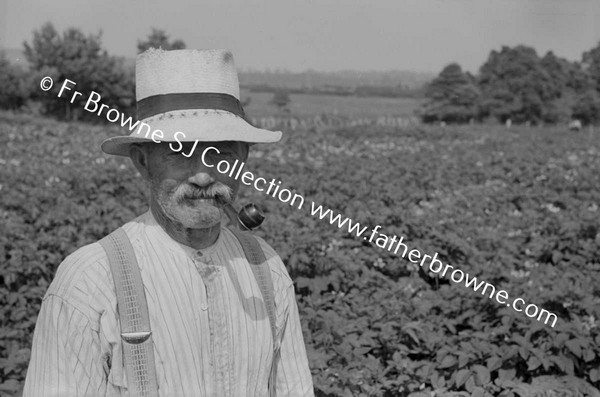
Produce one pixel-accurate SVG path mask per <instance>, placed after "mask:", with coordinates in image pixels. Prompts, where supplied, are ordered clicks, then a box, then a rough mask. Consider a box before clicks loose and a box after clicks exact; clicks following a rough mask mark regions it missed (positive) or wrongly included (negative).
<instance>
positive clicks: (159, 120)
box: [101, 110, 282, 156]
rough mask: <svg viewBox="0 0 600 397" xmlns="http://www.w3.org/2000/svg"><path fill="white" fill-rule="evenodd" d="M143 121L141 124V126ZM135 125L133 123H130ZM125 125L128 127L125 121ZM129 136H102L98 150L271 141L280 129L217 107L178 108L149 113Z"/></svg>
mask: <svg viewBox="0 0 600 397" xmlns="http://www.w3.org/2000/svg"><path fill="white" fill-rule="evenodd" d="M144 124H145V125H144ZM134 125H135V124H134ZM126 126H129V125H128V124H126ZM131 131H132V132H131V134H130V135H129V136H117V137H112V138H108V139H106V140H105V141H104V142H102V144H101V148H102V151H103V152H105V153H108V154H114V155H117V156H129V145H131V144H132V143H144V142H153V139H154V140H155V141H160V142H195V141H196V140H198V141H199V142H218V141H241V142H248V143H273V142H278V141H279V140H281V136H282V133H281V131H269V130H265V129H262V128H257V127H254V126H253V125H251V124H249V123H248V122H247V121H246V120H244V119H243V118H241V117H238V116H236V115H234V114H232V113H229V112H226V111H219V110H179V111H176V112H167V113H163V114H160V115H157V116H153V117H150V118H147V119H144V120H143V124H142V121H141V122H140V124H138V125H137V127H136V128H134V129H132V130H131Z"/></svg>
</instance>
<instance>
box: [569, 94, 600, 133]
mask: <svg viewBox="0 0 600 397" xmlns="http://www.w3.org/2000/svg"><path fill="white" fill-rule="evenodd" d="M573 117H574V118H576V119H579V120H581V121H582V122H583V123H585V124H597V123H599V122H600V93H598V92H597V91H595V90H593V89H589V90H586V91H584V92H583V93H581V94H579V95H578V97H577V98H576V100H575V103H574V104H573Z"/></svg>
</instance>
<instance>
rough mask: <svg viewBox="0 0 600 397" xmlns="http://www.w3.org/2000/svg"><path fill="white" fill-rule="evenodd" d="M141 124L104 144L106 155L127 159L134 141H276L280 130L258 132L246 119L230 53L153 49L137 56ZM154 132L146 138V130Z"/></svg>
mask: <svg viewBox="0 0 600 397" xmlns="http://www.w3.org/2000/svg"><path fill="white" fill-rule="evenodd" d="M135 83H136V99H137V117H138V120H139V121H141V122H143V123H146V124H148V125H149V126H150V128H145V127H144V128H142V127H140V126H141V125H142V124H140V125H139V126H138V127H137V128H135V129H133V130H132V132H131V134H130V135H129V136H118V137H112V138H109V139H107V140H105V141H104V142H102V145H101V147H102V150H103V151H104V152H105V153H108V154H116V155H120V156H128V155H129V145H130V144H132V143H136V142H152V132H153V131H156V130H160V132H162V134H158V132H157V133H156V134H155V139H157V137H158V136H160V135H162V136H163V137H162V138H160V139H158V140H160V141H161V142H176V141H180V142H195V141H196V140H198V141H243V142H250V143H259V142H277V141H279V140H280V139H281V131H269V130H264V129H260V128H256V127H254V126H252V125H250V123H249V122H248V121H247V119H246V116H245V114H244V110H243V108H242V105H241V104H240V89H239V83H238V76H237V72H236V69H235V65H234V63H233V55H232V54H231V52H230V51H227V50H174V51H164V50H160V49H159V50H157V49H153V48H151V49H149V50H148V51H146V52H144V53H142V54H140V55H138V57H137V61H136V66H135ZM149 129H150V133H149V134H148V135H147V137H145V135H146V132H147V131H148V130H149Z"/></svg>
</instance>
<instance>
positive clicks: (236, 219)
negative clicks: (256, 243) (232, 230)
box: [222, 203, 265, 230]
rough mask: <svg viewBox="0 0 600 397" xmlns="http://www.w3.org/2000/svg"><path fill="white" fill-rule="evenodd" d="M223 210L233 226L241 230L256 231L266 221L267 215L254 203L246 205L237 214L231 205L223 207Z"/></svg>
mask: <svg viewBox="0 0 600 397" xmlns="http://www.w3.org/2000/svg"><path fill="white" fill-rule="evenodd" d="M222 208H223V210H224V211H225V214H226V215H227V217H228V218H229V220H230V221H231V223H232V224H234V225H237V226H238V227H239V228H240V229H241V230H254V229H256V228H257V227H259V226H260V225H261V224H262V223H263V221H264V220H265V215H264V214H263V213H262V211H261V210H260V209H259V208H258V207H257V206H256V205H254V204H253V203H250V204H246V205H245V206H244V207H242V209H241V210H240V211H239V212H237V211H236V210H235V208H233V206H232V205H231V203H227V204H225V205H223V207H222Z"/></svg>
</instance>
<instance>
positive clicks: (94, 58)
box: [0, 23, 185, 122]
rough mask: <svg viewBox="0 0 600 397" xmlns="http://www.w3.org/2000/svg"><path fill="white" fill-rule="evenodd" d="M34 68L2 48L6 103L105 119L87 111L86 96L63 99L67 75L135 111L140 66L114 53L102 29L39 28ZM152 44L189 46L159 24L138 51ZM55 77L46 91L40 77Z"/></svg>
mask: <svg viewBox="0 0 600 397" xmlns="http://www.w3.org/2000/svg"><path fill="white" fill-rule="evenodd" d="M23 46H24V54H25V58H26V59H27V61H28V67H27V68H24V67H20V66H17V65H14V64H11V63H10V62H9V61H8V59H7V58H6V56H5V55H4V54H3V53H0V87H2V89H1V90H0V108H2V109H12V110H15V109H24V110H26V111H30V112H32V113H36V114H42V115H47V116H52V117H55V118H58V119H61V120H86V121H91V122H101V120H100V119H99V118H98V117H95V115H94V114H91V113H89V112H85V111H83V105H84V103H81V101H85V100H86V98H83V99H82V97H78V98H77V99H76V100H75V101H74V102H73V103H70V98H57V93H58V91H59V89H60V85H61V83H62V82H63V81H64V80H65V79H69V80H71V81H74V82H75V83H76V84H77V86H76V89H77V90H78V91H80V92H82V93H90V92H91V91H96V92H98V93H100V94H101V95H102V102H103V103H106V104H107V105H109V106H110V107H111V108H117V109H119V110H120V111H121V112H123V113H125V114H129V115H134V114H135V70H134V67H133V65H128V64H126V63H125V59H124V58H122V57H116V56H112V55H109V54H108V52H107V51H106V50H105V49H103V48H102V41H101V33H98V34H91V35H85V34H83V33H82V32H81V31H80V30H78V29H76V28H69V29H67V30H65V31H64V32H62V34H61V33H59V32H58V31H57V30H56V28H55V27H54V25H53V24H52V23H46V24H44V25H43V26H42V27H41V28H40V29H39V30H36V31H34V32H33V39H32V41H31V43H28V42H25V43H23ZM150 47H155V48H159V47H160V48H162V49H165V50H174V49H183V48H185V43H184V42H183V41H181V40H170V39H169V36H168V35H167V34H166V33H165V32H164V31H163V30H160V29H156V28H153V29H152V31H151V33H150V34H149V35H148V37H147V38H146V39H145V40H139V41H138V42H137V50H138V53H141V52H144V51H145V50H147V49H148V48H150ZM45 76H50V77H51V78H52V79H53V80H54V82H55V84H54V87H53V88H52V89H51V90H50V91H48V92H44V91H42V90H41V89H40V86H39V84H40V80H41V79H42V78H43V77H45Z"/></svg>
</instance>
